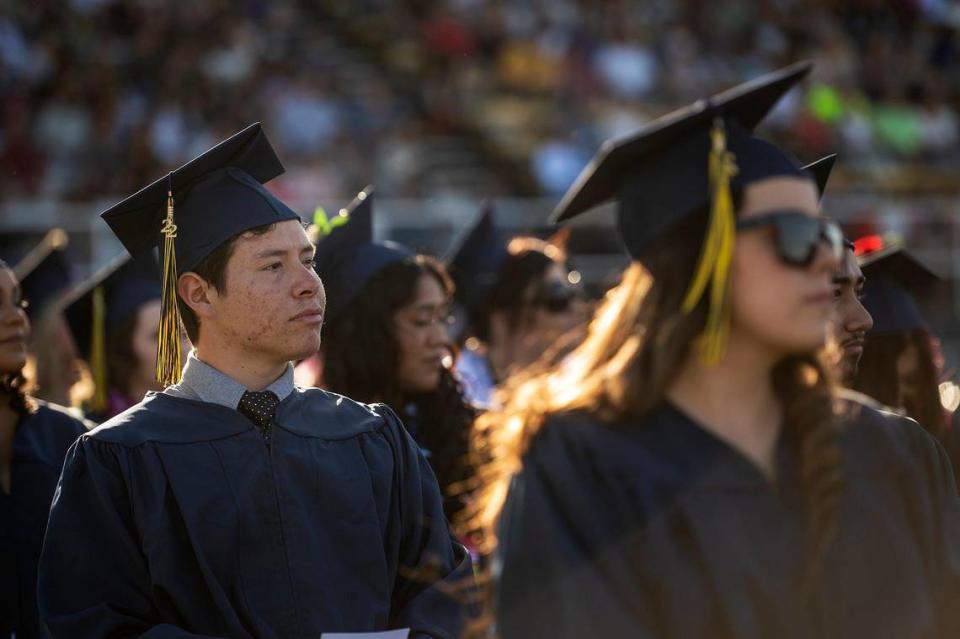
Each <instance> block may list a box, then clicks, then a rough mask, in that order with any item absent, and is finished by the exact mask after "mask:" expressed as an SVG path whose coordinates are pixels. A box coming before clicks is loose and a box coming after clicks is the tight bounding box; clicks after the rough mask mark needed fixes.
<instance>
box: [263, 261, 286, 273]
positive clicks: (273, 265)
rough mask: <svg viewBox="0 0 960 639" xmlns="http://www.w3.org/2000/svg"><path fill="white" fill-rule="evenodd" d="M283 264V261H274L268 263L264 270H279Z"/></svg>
mask: <svg viewBox="0 0 960 639" xmlns="http://www.w3.org/2000/svg"><path fill="white" fill-rule="evenodd" d="M282 266H283V263H282V262H273V263H271V264H269V265H267V266H266V267H265V268H264V269H263V270H265V271H279V270H280V268H281V267H282Z"/></svg>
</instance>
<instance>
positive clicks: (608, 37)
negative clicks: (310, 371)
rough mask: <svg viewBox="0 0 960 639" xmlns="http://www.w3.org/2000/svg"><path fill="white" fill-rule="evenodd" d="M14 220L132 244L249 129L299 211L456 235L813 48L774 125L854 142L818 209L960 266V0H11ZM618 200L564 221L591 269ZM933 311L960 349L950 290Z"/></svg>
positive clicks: (613, 262)
mask: <svg viewBox="0 0 960 639" xmlns="http://www.w3.org/2000/svg"><path fill="white" fill-rule="evenodd" d="M0 6H2V8H3V10H2V13H0V97H2V99H0V109H2V111H0V122H2V133H0V194H2V198H0V232H10V231H14V230H18V231H27V232H32V233H35V235H36V238H37V239H39V238H40V237H42V235H43V233H44V232H46V231H47V230H48V229H49V228H51V227H53V226H61V227H63V228H65V229H67V230H68V232H69V233H70V236H71V243H70V247H69V254H70V257H71V260H72V262H73V264H74V267H75V269H76V272H77V273H76V274H77V276H78V277H79V276H82V275H84V274H86V273H88V272H90V270H91V269H92V268H94V267H96V266H98V265H100V264H102V263H104V262H105V261H107V260H108V259H109V258H110V257H112V256H113V255H114V254H115V253H116V252H117V251H118V250H119V247H118V245H117V244H116V242H115V241H114V240H113V238H112V236H111V235H110V233H109V231H108V230H107V228H106V226H105V225H104V224H103V223H102V222H101V221H100V220H99V218H98V216H97V213H99V211H100V210H102V209H103V208H104V207H105V206H106V205H108V204H111V203H113V202H115V201H117V200H118V199H119V198H120V197H122V196H124V195H127V194H129V193H131V192H133V191H134V190H136V189H138V188H140V187H142V186H144V185H145V184H147V183H148V182H150V181H152V180H153V179H156V178H157V177H159V176H161V175H163V174H164V173H165V172H166V171H168V170H170V169H171V168H173V167H175V166H177V165H179V164H180V163H182V162H184V161H186V160H188V159H190V158H191V157H193V156H194V155H196V154H197V153H199V152H201V151H203V150H204V149H206V148H208V147H209V146H211V145H212V144H214V143H216V142H217V141H219V140H220V139H222V138H224V137H226V136H228V135H229V134H231V133H233V132H235V131H237V130H239V129H240V128H242V127H243V126H245V125H246V124H249V123H251V122H254V121H258V120H259V121H262V122H263V123H264V126H265V128H266V130H267V133H268V135H269V136H270V138H271V139H272V141H273V142H274V144H275V145H276V147H277V148H278V151H279V153H280V156H281V158H282V159H283V161H284V163H285V164H286V166H287V169H288V171H287V173H286V174H285V175H284V176H282V177H281V178H278V179H277V180H275V181H274V182H273V183H271V185H270V186H271V188H272V189H274V190H275V191H276V192H277V193H278V194H279V195H280V196H281V197H283V198H284V199H285V200H286V201H288V202H289V203H290V204H291V205H293V206H294V208H296V209H297V210H298V211H300V212H301V213H302V214H303V215H304V217H305V218H309V217H310V216H311V214H312V212H313V210H314V208H315V207H316V206H318V205H322V206H325V207H327V208H328V209H330V208H333V209H336V208H339V207H340V206H342V205H343V204H344V203H346V202H347V201H349V199H350V197H351V196H352V195H353V194H354V193H356V192H357V191H359V190H360V189H361V188H363V187H364V186H365V185H366V184H368V183H373V184H375V185H376V187H377V190H378V200H377V210H378V216H379V217H378V220H377V230H378V233H379V234H381V235H382V236H384V237H386V236H392V237H395V238H396V239H399V240H401V241H404V242H407V243H409V244H411V245H414V246H417V247H422V248H426V249H429V250H432V251H433V252H435V253H438V254H443V252H444V251H445V250H446V248H447V247H448V246H449V244H450V243H451V242H452V241H453V240H454V238H455V237H456V236H457V234H458V233H459V232H461V231H462V229H463V228H464V227H465V226H466V225H467V224H468V223H469V220H470V219H471V218H472V216H473V215H474V213H475V211H476V210H477V207H478V206H479V203H480V201H481V200H482V199H483V198H493V199H494V201H495V203H496V205H497V209H496V210H497V213H496V215H497V221H498V223H499V224H501V225H502V226H505V227H516V228H518V229H520V228H534V227H538V226H543V225H544V221H545V218H546V216H547V214H548V213H549V211H550V209H551V208H552V206H553V205H554V204H555V203H556V201H557V199H558V197H559V196H560V194H561V193H562V192H563V191H564V189H566V187H567V186H568V185H569V184H570V183H571V181H572V180H573V179H574V178H575V176H576V175H577V173H578V172H579V171H580V170H581V168H582V167H583V166H584V165H585V164H586V162H587V161H588V160H589V158H590V157H591V155H592V154H593V152H594V151H595V150H596V148H597V147H598V146H599V144H600V143H601V142H602V141H603V140H604V139H605V138H607V137H609V136H612V135H617V134H622V133H627V132H630V131H632V130H634V129H636V128H637V127H639V126H641V125H643V124H644V123H645V122H647V121H649V120H650V119H652V118H654V117H656V116H658V115H660V114H663V113H665V112H666V111H669V110H671V109H673V108H676V107H679V106H683V105H684V104H686V103H687V102H690V101H692V100H694V99H696V98H698V97H701V96H704V95H706V94H709V93H711V92H714V91H717V90H721V89H724V88H727V87H729V86H731V85H733V84H735V83H737V82H739V81H741V80H744V79H747V78H750V77H752V76H755V75H758V74H760V73H763V72H765V71H769V70H772V69H775V68H777V67H779V66H782V65H785V64H788V63H791V62H794V61H797V60H800V59H811V60H813V61H814V62H815V63H816V69H815V71H814V73H813V75H812V77H811V79H810V80H809V81H808V82H807V83H806V84H805V85H804V87H803V89H802V90H801V91H796V92H794V93H792V94H791V95H790V96H789V99H787V100H786V101H785V102H784V103H783V104H782V105H781V107H780V108H778V110H777V111H776V112H775V113H774V114H773V116H772V117H771V118H769V120H768V121H767V123H766V124H765V125H764V129H763V131H762V132H763V133H764V134H765V135H767V136H770V137H773V138H776V139H777V140H779V141H780V142H781V143H782V144H784V145H785V146H786V147H788V148H789V149H791V150H792V151H793V152H794V153H795V154H796V155H797V157H798V158H800V159H801V160H803V161H812V160H814V159H817V158H819V157H821V156H823V155H826V154H828V153H833V152H836V153H839V155H840V157H839V161H838V165H837V168H836V170H835V174H834V177H833V179H832V181H831V184H830V188H829V191H828V196H827V198H826V200H825V207H826V209H827V210H828V212H829V213H830V214H831V215H833V216H834V217H837V218H839V219H840V220H842V221H843V222H844V223H845V225H846V228H847V230H848V233H849V234H850V235H851V236H858V235H862V234H866V233H879V234H883V235H888V236H890V237H894V238H897V239H899V240H901V241H903V242H904V243H905V244H906V245H907V246H909V247H910V248H912V249H913V250H915V251H916V252H917V253H918V254H919V255H920V256H921V257H922V258H924V259H925V261H926V262H927V263H929V264H930V265H931V266H933V267H934V268H935V269H936V270H937V271H938V272H939V273H940V274H942V275H944V276H945V277H947V278H949V279H951V280H952V279H953V276H954V275H955V274H960V225H958V223H957V214H958V211H960V180H958V179H957V178H958V171H957V169H958V166H960V35H958V31H960V2H958V1H956V0H844V1H839V0H835V1H826V0H824V1H809V0H766V1H747V0H715V1H712V2H697V1H693V0H642V1H641V0H633V1H625V0H620V1H617V0H607V1H604V2H597V1H595V0H594V1H587V0H580V1H577V0H514V1H511V2H505V1H496V0H433V1H429V0H409V1H406V2H399V1H386V0H349V1H328V0H314V1H309V2H308V1H301V2H294V1H286V0H189V1H179V0H176V1H164V0H4V1H2V2H0ZM609 219H610V217H609V215H604V214H603V213H598V214H596V215H593V216H589V219H587V220H585V221H584V222H583V223H582V224H581V228H580V229H579V231H578V232H577V233H575V234H574V236H573V239H572V242H571V249H572V253H573V261H574V264H575V265H576V266H577V267H578V268H579V269H580V270H581V271H582V272H583V273H584V277H585V279H586V280H587V281H588V282H602V281H604V280H606V279H607V278H609V277H610V275H611V273H613V272H614V271H615V269H616V268H617V267H619V266H622V265H623V264H624V258H623V257H622V255H621V254H620V252H619V247H618V245H617V242H616V240H615V239H614V236H613V234H612V233H611V230H610V227H609ZM951 290H952V287H951V288H948V289H947V290H946V292H945V293H944V295H943V296H942V299H938V300H936V303H935V304H933V308H931V309H930V310H931V312H932V315H931V317H932V318H934V321H935V324H936V326H935V328H936V329H937V331H938V332H939V333H940V334H941V335H942V336H943V337H944V338H945V343H946V346H947V347H948V348H947V350H948V354H951V359H952V360H953V361H956V357H954V356H953V355H955V354H956V353H957V345H958V340H960V327H958V325H957V323H956V322H955V317H956V316H957V314H958V313H957V311H958V310H960V302H958V300H957V299H956V297H955V296H953V295H952V294H950V291H951Z"/></svg>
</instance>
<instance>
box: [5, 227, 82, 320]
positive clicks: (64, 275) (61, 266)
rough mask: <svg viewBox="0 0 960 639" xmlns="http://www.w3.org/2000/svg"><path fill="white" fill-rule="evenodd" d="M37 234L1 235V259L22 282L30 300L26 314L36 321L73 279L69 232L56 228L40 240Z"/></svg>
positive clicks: (24, 291)
mask: <svg viewBox="0 0 960 639" xmlns="http://www.w3.org/2000/svg"><path fill="white" fill-rule="evenodd" d="M35 237H36V236H35V235H34V234H25V233H3V234H2V235H0V259H3V260H4V261H6V262H7V265H8V266H10V268H11V269H13V272H14V274H15V275H16V277H17V280H18V281H19V282H20V289H21V290H22V291H23V297H24V298H25V299H26V300H27V301H28V302H29V305H28V306H27V316H28V317H29V318H30V319H31V320H36V319H37V318H38V317H39V316H40V314H41V313H42V312H43V310H44V309H45V308H47V306H48V304H49V303H50V302H52V301H54V300H56V299H57V298H58V296H59V295H60V294H61V293H63V292H64V291H65V290H66V289H67V288H68V287H69V286H70V283H71V282H72V281H73V279H72V276H71V273H72V269H71V267H70V262H69V260H68V259H67V254H66V248H67V244H68V243H69V238H68V237H67V234H66V232H65V231H64V230H63V229H60V228H54V229H51V230H50V231H48V232H47V234H46V235H45V236H44V237H43V239H42V240H40V242H36V239H35ZM30 238H33V239H30Z"/></svg>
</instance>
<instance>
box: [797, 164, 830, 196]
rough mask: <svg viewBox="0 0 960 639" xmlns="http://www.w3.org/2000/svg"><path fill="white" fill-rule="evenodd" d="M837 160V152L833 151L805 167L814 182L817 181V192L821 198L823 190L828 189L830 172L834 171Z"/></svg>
mask: <svg viewBox="0 0 960 639" xmlns="http://www.w3.org/2000/svg"><path fill="white" fill-rule="evenodd" d="M836 162H837V154H836V153H833V154H831V155H828V156H826V157H823V158H820V159H819V160H817V161H816V162H811V163H810V164H808V165H806V166H805V167H803V170H804V171H806V172H807V173H809V174H810V175H811V176H812V177H813V180H814V182H816V183H817V192H818V193H820V197H821V198H822V197H823V192H824V191H826V190H827V182H829V181H830V173H831V171H833V165H834V164H836Z"/></svg>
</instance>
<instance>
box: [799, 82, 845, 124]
mask: <svg viewBox="0 0 960 639" xmlns="http://www.w3.org/2000/svg"><path fill="white" fill-rule="evenodd" d="M807 106H808V108H809V109H810V112H811V113H812V114H813V117H815V118H816V119H817V120H819V121H821V122H826V123H827V124H836V123H837V122H839V121H840V119H841V118H842V117H843V112H844V106H843V98H842V97H841V96H840V92H839V91H837V90H836V89H834V88H833V87H831V86H828V85H826V84H815V85H813V86H812V87H810V91H809V92H808V93H807Z"/></svg>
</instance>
